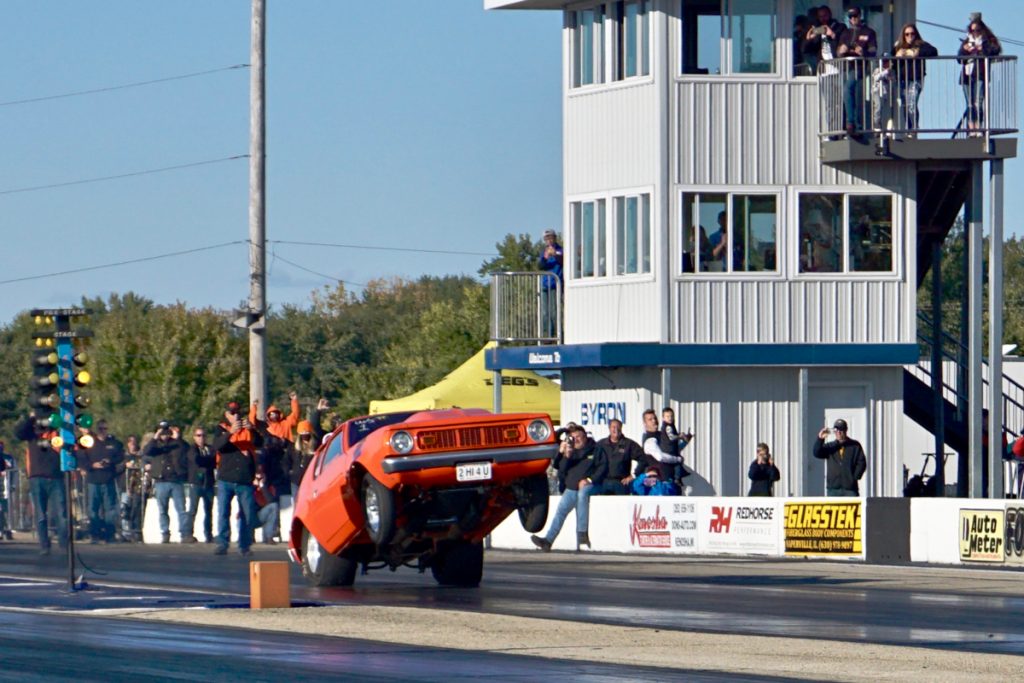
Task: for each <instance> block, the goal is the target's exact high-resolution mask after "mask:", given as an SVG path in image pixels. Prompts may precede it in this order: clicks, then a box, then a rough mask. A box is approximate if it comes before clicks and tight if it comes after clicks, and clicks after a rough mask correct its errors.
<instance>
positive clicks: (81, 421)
mask: <svg viewBox="0 0 1024 683" xmlns="http://www.w3.org/2000/svg"><path fill="white" fill-rule="evenodd" d="M75 422H76V423H78V426H79V427H85V428H86V429H91V428H92V424H93V420H92V415H90V414H89V413H82V414H81V415H79V416H78V417H77V418H75Z"/></svg>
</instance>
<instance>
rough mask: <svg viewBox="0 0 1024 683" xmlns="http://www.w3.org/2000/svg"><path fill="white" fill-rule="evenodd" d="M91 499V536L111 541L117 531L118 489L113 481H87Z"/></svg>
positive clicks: (87, 493) (86, 490)
mask: <svg viewBox="0 0 1024 683" xmlns="http://www.w3.org/2000/svg"><path fill="white" fill-rule="evenodd" d="M85 492H86V495H87V497H88V500H89V537H90V538H92V539H93V540H94V541H98V540H101V539H102V540H104V541H109V540H110V539H111V538H112V537H113V536H114V534H115V532H116V531H117V517H118V512H119V510H118V507H117V489H116V487H115V486H114V482H113V481H108V482H107V483H106V484H90V483H88V482H86V484H85Z"/></svg>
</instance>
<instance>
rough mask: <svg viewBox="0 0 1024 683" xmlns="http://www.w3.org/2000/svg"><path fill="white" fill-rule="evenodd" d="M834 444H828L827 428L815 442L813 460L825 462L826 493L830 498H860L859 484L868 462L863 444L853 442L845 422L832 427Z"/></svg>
mask: <svg viewBox="0 0 1024 683" xmlns="http://www.w3.org/2000/svg"><path fill="white" fill-rule="evenodd" d="M832 429H834V430H835V433H836V438H835V441H830V442H828V443H825V437H827V436H828V432H829V430H828V427H825V428H824V429H822V430H821V431H820V432H818V440H817V441H816V442H815V443H814V457H815V458H818V459H819V460H825V461H826V464H825V492H826V494H827V495H829V496H851V497H858V496H860V488H859V486H858V484H857V482H859V481H860V478H861V477H863V476H864V472H865V470H867V468H868V460H867V457H866V456H865V455H864V448H863V446H861V445H860V442H859V441H857V440H855V439H851V438H850V437H849V436H848V435H847V432H848V430H849V427H848V426H847V424H846V420H836V421H835V423H834V424H833V425H832Z"/></svg>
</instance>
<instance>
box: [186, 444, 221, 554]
mask: <svg viewBox="0 0 1024 683" xmlns="http://www.w3.org/2000/svg"><path fill="white" fill-rule="evenodd" d="M192 438H193V440H194V443H192V445H190V446H189V447H188V453H187V455H186V456H185V462H186V464H187V465H188V484H187V485H186V487H185V493H186V494H187V495H186V501H187V503H188V531H189V536H188V538H189V540H187V541H185V539H182V540H183V541H184V542H187V543H193V542H195V540H196V538H195V535H196V532H195V529H196V513H197V512H199V503H200V502H202V504H203V515H204V516H203V542H204V543H213V496H214V492H215V488H214V486H215V484H216V481H215V479H214V469H215V468H216V466H217V454H216V453H215V452H214V450H213V449H212V448H210V446H209V445H208V444H207V443H206V430H205V429H204V428H203V427H201V426H200V427H196V428H195V429H194V430H192Z"/></svg>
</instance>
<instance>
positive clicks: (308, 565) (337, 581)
mask: <svg viewBox="0 0 1024 683" xmlns="http://www.w3.org/2000/svg"><path fill="white" fill-rule="evenodd" d="M358 568H359V563H358V562H357V561H356V559H355V558H354V557H351V556H347V555H346V553H342V555H341V556H338V555H332V554H331V553H329V552H327V551H325V550H324V549H323V548H322V547H321V546H320V542H319V541H317V540H316V536H314V535H313V534H311V533H309V529H303V530H302V573H303V574H304V575H305V576H306V578H307V579H309V582H310V583H311V584H313V585H314V586H321V587H322V586H351V585H352V584H353V583H355V580H356V569H358Z"/></svg>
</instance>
